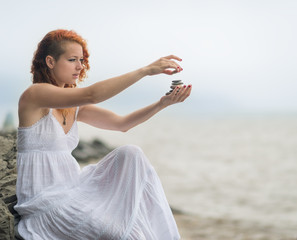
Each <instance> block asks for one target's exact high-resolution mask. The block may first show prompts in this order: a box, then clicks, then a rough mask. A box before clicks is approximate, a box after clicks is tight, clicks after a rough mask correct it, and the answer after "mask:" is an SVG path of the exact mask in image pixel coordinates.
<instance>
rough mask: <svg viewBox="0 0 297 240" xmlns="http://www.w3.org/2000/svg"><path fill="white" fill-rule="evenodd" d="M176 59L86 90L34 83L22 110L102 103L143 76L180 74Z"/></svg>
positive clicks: (21, 100) (157, 63)
mask: <svg viewBox="0 0 297 240" xmlns="http://www.w3.org/2000/svg"><path fill="white" fill-rule="evenodd" d="M173 60H178V61H181V59H180V58H178V57H176V56H174V55H170V56H167V57H164V58H160V59H159V60H157V61H155V62H154V63H152V64H150V65H148V66H146V67H143V68H140V69H138V70H136V71H132V72H130V73H126V74H124V75H121V76H118V77H114V78H110V79H107V80H104V81H100V82H97V83H95V84H93V85H91V86H89V87H85V88H60V87H56V86H53V85H51V84H46V83H44V84H33V85H32V86H31V87H29V88H28V89H27V90H26V91H25V92H24V93H23V95H22V96H21V99H20V107H22V105H25V106H26V107H28V108H31V109H32V108H33V109H38V108H68V107H74V106H82V105H86V104H94V103H99V102H102V101H104V100H106V99H108V98H111V97H113V96H114V95H116V94H118V93H120V92H121V91H123V90H124V89H126V88H127V87H129V86H131V85H132V84H134V83H136V82H137V81H139V80H140V79H141V78H143V77H144V76H147V75H155V74H159V73H165V74H174V73H177V72H179V71H181V70H182V69H181V67H180V66H179V65H178V64H177V63H176V62H175V61H173ZM171 69H174V70H171Z"/></svg>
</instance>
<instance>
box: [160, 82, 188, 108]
mask: <svg viewBox="0 0 297 240" xmlns="http://www.w3.org/2000/svg"><path fill="white" fill-rule="evenodd" d="M191 90H192V85H188V86H186V85H184V86H181V87H180V86H177V87H176V88H175V89H174V90H173V91H172V92H171V93H170V94H169V95H166V96H163V97H162V98H161V99H160V101H161V104H162V105H163V106H165V107H167V106H169V105H172V104H175V103H180V102H183V101H185V100H186V98H188V97H189V96H190V94H191Z"/></svg>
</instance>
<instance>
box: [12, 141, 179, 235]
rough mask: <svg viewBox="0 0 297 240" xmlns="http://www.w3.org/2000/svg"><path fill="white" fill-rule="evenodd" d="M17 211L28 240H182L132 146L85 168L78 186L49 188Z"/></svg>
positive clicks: (160, 192) (143, 159)
mask: <svg viewBox="0 0 297 240" xmlns="http://www.w3.org/2000/svg"><path fill="white" fill-rule="evenodd" d="M62 160H63V159H61V161H62ZM74 161H75V160H74ZM75 164H77V163H75ZM55 171H59V169H55ZM64 171H65V170H64ZM60 174H63V172H61V173H60ZM15 209H16V210H17V211H18V212H19V214H20V215H21V216H22V218H21V221H20V222H19V224H18V232H19V233H20V235H21V236H22V237H23V238H24V239H26V240H27V239H30V240H39V239H40V240H41V239H42V240H45V239H54V240H56V239H61V240H66V239H69V240H70V239H71V240H76V239H77V240H83V239H84V240H85V239H90V240H94V239H102V240H103V239H108V240H111V239H115V240H119V239H131V240H132V239H135V240H142V239H145V240H149V239H155V240H160V239H162V240H167V239H168V240H174V239H180V236H179V233H178V230H177V226H176V223H175V220H174V218H173V215H172V212H171V209H170V207H169V204H168V202H167V199H166V197H165V194H164V191H163V188H162V185H161V182H160V180H159V178H158V176H157V174H156V172H155V170H154V168H153V167H152V165H151V164H150V163H149V161H148V160H147V158H146V157H145V155H144V154H143V152H142V150H141V149H140V148H139V147H137V146H134V145H127V146H122V147H119V148H117V149H115V150H114V151H112V152H111V153H109V154H108V155H107V156H106V157H105V158H104V159H102V160H101V161H99V162H98V163H97V164H90V165H88V166H86V167H84V168H83V169H82V170H81V172H80V174H79V177H78V179H77V181H75V183H72V184H71V183H65V184H56V185H53V186H49V187H47V188H45V189H44V190H43V191H41V192H40V193H38V194H37V195H36V196H34V197H33V198H32V199H30V200H29V201H27V202H25V203H22V204H20V205H17V206H16V207H15Z"/></svg>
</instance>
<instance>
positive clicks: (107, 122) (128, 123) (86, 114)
mask: <svg viewBox="0 0 297 240" xmlns="http://www.w3.org/2000/svg"><path fill="white" fill-rule="evenodd" d="M190 93H191V86H188V87H186V86H184V87H182V88H181V89H180V91H178V88H176V89H175V90H174V91H173V92H172V93H171V94H170V95H168V96H163V97H162V98H161V99H160V100H159V101H158V102H156V103H153V104H151V105H149V106H147V107H144V108H142V109H139V110H137V111H135V112H133V113H130V114H128V115H126V116H119V115H117V114H115V113H113V112H111V111H108V110H105V109H102V108H99V107H97V106H95V105H86V106H83V107H81V108H80V110H79V113H78V121H82V122H84V123H87V124H90V125H92V126H94V127H97V128H102V129H108V130H116V131H122V132H126V131H128V130H129V129H131V128H133V127H135V126H137V125H139V124H140V123H143V122H145V121H146V120H148V119H150V118H151V117H152V116H154V115H155V114H156V113H157V112H159V111H161V110H162V109H164V108H166V107H168V106H169V105H172V104H175V103H179V102H183V101H184V100H185V99H186V98H187V97H188V96H189V95H190Z"/></svg>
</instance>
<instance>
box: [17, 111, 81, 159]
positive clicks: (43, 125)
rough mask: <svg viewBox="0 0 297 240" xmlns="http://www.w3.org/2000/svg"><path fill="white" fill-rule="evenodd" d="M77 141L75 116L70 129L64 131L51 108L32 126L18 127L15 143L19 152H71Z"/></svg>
mask: <svg viewBox="0 0 297 240" xmlns="http://www.w3.org/2000/svg"><path fill="white" fill-rule="evenodd" d="M77 111H78V110H77ZM77 111H76V115H77ZM78 141H79V138H78V129H77V122H76V117H75V121H74V123H73V125H72V127H71V129H70V130H69V131H68V132H67V133H65V132H64V129H63V128H62V126H61V125H60V123H59V122H58V120H57V119H56V118H55V116H54V115H53V113H52V109H50V110H49V113H48V114H47V115H45V116H44V117H43V118H41V119H40V120H39V121H38V122H36V123H35V124H33V125H32V126H30V127H20V128H18V144H17V145H18V152H19V153H23V152H32V151H50V152H56V151H68V152H72V151H73V150H74V148H76V146H77V144H78Z"/></svg>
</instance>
